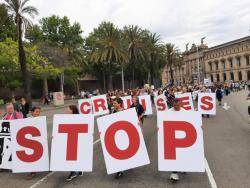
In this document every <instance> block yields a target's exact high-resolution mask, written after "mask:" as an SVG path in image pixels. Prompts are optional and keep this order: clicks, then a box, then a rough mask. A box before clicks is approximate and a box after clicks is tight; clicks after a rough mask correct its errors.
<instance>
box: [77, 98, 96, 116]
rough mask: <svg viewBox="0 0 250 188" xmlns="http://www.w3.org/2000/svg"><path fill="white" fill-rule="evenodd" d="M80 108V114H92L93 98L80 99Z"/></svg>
mask: <svg viewBox="0 0 250 188" xmlns="http://www.w3.org/2000/svg"><path fill="white" fill-rule="evenodd" d="M78 109H79V112H80V114H92V113H93V110H92V100H91V99H80V100H78Z"/></svg>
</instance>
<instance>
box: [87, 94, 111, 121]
mask: <svg viewBox="0 0 250 188" xmlns="http://www.w3.org/2000/svg"><path fill="white" fill-rule="evenodd" d="M91 100H92V106H93V113H94V115H95V116H99V115H104V114H108V113H109V109H108V103H107V97H106V95H99V96H95V97H92V98H91Z"/></svg>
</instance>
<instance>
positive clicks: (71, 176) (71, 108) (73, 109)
mask: <svg viewBox="0 0 250 188" xmlns="http://www.w3.org/2000/svg"><path fill="white" fill-rule="evenodd" d="M67 114H79V110H78V108H77V106H75V105H70V106H69V107H68V109H67ZM78 175H79V176H83V172H78V174H77V172H73V171H72V172H70V174H69V176H68V178H67V179H66V181H67V182H69V181H71V180H73V179H74V178H76V177H77V176H78Z"/></svg>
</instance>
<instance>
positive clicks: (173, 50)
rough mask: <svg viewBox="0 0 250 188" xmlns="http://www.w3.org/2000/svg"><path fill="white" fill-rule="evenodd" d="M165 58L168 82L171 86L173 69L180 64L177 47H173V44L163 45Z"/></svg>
mask: <svg viewBox="0 0 250 188" xmlns="http://www.w3.org/2000/svg"><path fill="white" fill-rule="evenodd" d="M165 58H166V63H167V67H168V68H169V71H170V82H171V84H173V82H174V75H173V68H175V67H177V66H178V64H179V63H180V62H181V60H180V58H181V55H180V52H179V50H178V48H177V47H175V45H174V44H171V43H167V44H166V45H165Z"/></svg>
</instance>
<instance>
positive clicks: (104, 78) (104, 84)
mask: <svg viewBox="0 0 250 188" xmlns="http://www.w3.org/2000/svg"><path fill="white" fill-rule="evenodd" d="M102 76H103V91H104V92H107V90H106V76H105V71H104V70H103V71H102Z"/></svg>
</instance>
